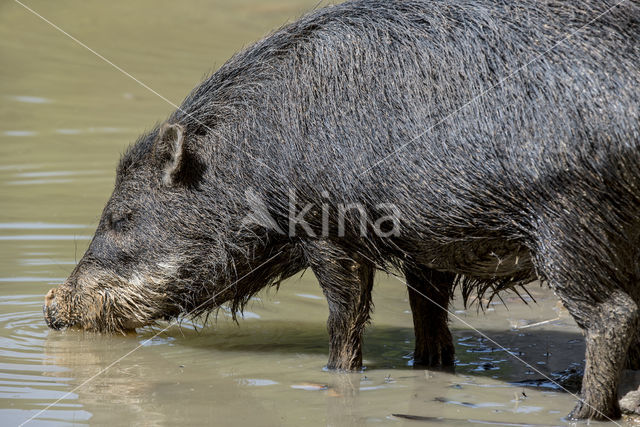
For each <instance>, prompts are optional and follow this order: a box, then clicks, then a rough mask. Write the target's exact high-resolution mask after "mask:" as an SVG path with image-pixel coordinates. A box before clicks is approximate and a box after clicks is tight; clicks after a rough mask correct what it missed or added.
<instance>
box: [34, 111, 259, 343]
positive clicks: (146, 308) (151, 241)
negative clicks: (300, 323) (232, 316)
mask: <svg viewBox="0 0 640 427" xmlns="http://www.w3.org/2000/svg"><path fill="white" fill-rule="evenodd" d="M205 158H206V153H203V152H202V151H201V149H199V148H198V144H196V143H195V140H191V141H189V138H187V137H186V136H185V131H184V128H183V127H182V126H180V125H177V124H166V125H164V126H162V127H161V128H160V129H158V130H155V131H153V132H151V133H149V134H148V135H146V136H144V137H142V138H141V139H140V140H139V141H138V142H137V143H136V144H135V145H133V146H132V147H131V148H130V149H129V150H128V152H127V153H126V154H125V155H124V156H123V158H122V160H121V162H120V165H119V167H118V170H117V177H116V184H115V189H114V191H113V194H112V195H111V198H110V199H109V201H108V202H107V204H106V206H105V208H104V211H103V213H102V217H101V219H100V222H99V224H98V227H97V229H96V232H95V235H94V237H93V239H92V241H91V243H90V245H89V248H88V249H87V251H86V253H85V254H84V256H83V257H82V259H81V260H80V262H79V263H78V265H77V266H76V268H75V269H74V270H73V272H72V273H71V275H70V277H69V278H68V279H67V280H66V282H65V283H63V284H62V285H60V286H59V287H57V288H54V289H52V290H50V291H49V293H48V294H47V296H46V298H45V306H44V313H45V318H46V321H47V324H48V325H49V326H50V327H52V328H54V329H60V328H65V327H78V328H82V329H86V330H93V331H107V332H109V331H126V330H131V329H134V328H136V327H140V326H144V325H148V324H150V323H153V322H154V321H155V320H158V319H161V318H173V317H176V316H178V315H180V314H183V313H191V314H200V313H202V312H206V311H208V310H210V309H212V308H216V307H218V306H219V305H220V304H221V303H224V302H226V301H229V300H232V301H233V304H234V305H235V307H234V308H237V306H239V305H242V303H243V301H246V299H247V298H248V297H249V296H250V295H251V294H252V293H253V292H255V291H257V290H258V289H255V290H253V289H244V290H242V291H240V292H239V291H238V288H237V286H241V283H240V282H238V283H234V280H235V279H240V278H242V276H243V275H244V274H245V273H246V272H250V271H252V270H253V269H254V268H255V266H256V265H257V264H259V263H260V262H262V260H261V259H260V257H259V256H257V257H252V258H251V259H249V258H247V257H244V258H243V259H242V260H234V259H233V258H231V257H230V256H229V253H230V249H229V247H228V244H227V243H225V242H229V241H232V239H230V238H229V237H230V236H229V234H230V233H234V232H237V231H238V229H237V227H236V229H235V231H234V227H233V224H234V223H235V222H238V221H237V220H238V218H229V216H230V214H229V209H227V208H225V207H224V206H223V203H222V202H221V200H222V199H224V198H225V197H227V196H225V195H216V194H215V191H213V192H212V191H211V188H210V187H208V188H207V191H205V190H204V189H203V188H202V186H206V185H207V184H206V182H205V181H206V179H205V174H206V173H207V167H206V161H205ZM212 193H214V194H213V195H211V194H212ZM216 196H218V197H220V199H221V200H216ZM227 205H228V203H227ZM225 206H226V205H225ZM237 216H238V215H235V217H237ZM240 241H241V239H235V241H234V244H235V245H237V244H238V243H237V242H240ZM266 255H268V254H266ZM256 263H257V264H256ZM230 266H232V267H233V268H231V267H230ZM260 271H261V273H260V274H267V273H266V272H265V271H264V270H260ZM256 274H259V273H257V272H256V273H253V274H252V275H249V276H252V277H247V278H246V279H247V280H249V279H254V280H255V279H256V276H255V275H256ZM243 283H244V282H243ZM231 284H234V285H235V286H232V287H229V285H231ZM246 286H250V285H246Z"/></svg>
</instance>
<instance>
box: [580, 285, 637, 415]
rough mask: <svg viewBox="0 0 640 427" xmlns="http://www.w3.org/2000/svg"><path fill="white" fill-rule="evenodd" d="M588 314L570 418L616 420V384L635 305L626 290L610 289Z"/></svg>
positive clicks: (630, 334)
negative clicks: (579, 378)
mask: <svg viewBox="0 0 640 427" xmlns="http://www.w3.org/2000/svg"><path fill="white" fill-rule="evenodd" d="M570 311H571V309H570ZM592 314H593V316H594V317H593V318H592V321H591V324H590V325H589V327H588V329H587V331H586V338H587V354H586V356H587V357H586V361H587V362H586V366H585V370H584V377H583V379H582V399H583V400H582V401H581V402H579V403H578V405H577V406H576V407H575V409H574V410H573V412H571V414H570V417H571V418H573V419H581V418H593V419H601V420H606V419H607V418H610V419H616V418H619V417H620V407H619V405H618V397H617V391H618V384H619V381H620V374H621V372H622V369H623V368H624V366H625V361H626V359H627V352H628V350H629V344H630V343H631V340H632V339H633V338H634V335H635V331H636V329H637V327H638V316H639V312H638V306H637V305H636V303H635V302H634V301H633V299H631V298H630V297H629V296H628V295H627V294H626V293H624V292H622V291H614V292H613V294H612V295H611V297H610V298H608V299H607V300H606V301H605V302H602V303H600V304H598V305H597V307H596V310H594V311H593V313H592Z"/></svg>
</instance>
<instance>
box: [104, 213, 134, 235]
mask: <svg viewBox="0 0 640 427" xmlns="http://www.w3.org/2000/svg"><path fill="white" fill-rule="evenodd" d="M130 220H131V212H127V213H124V214H114V213H112V214H111V217H110V220H109V227H110V228H111V229H112V230H113V231H115V232H116V233H119V232H121V231H124V230H125V229H126V228H127V224H128V223H129V221H130Z"/></svg>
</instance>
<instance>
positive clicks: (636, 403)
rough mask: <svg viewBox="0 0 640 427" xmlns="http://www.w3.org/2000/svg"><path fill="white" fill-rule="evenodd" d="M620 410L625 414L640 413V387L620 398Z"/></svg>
mask: <svg viewBox="0 0 640 427" xmlns="http://www.w3.org/2000/svg"><path fill="white" fill-rule="evenodd" d="M620 410H621V411H622V413H623V414H629V415H640V387H638V390H635V391H630V392H629V393H627V394H626V395H625V396H624V397H623V398H622V399H620Z"/></svg>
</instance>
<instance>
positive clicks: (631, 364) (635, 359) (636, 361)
mask: <svg viewBox="0 0 640 427" xmlns="http://www.w3.org/2000/svg"><path fill="white" fill-rule="evenodd" d="M626 368H627V369H632V370H634V371H640V328H638V330H637V331H636V335H635V337H634V338H633V340H632V341H631V344H630V345H629V352H628V353H627V366H626Z"/></svg>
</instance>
